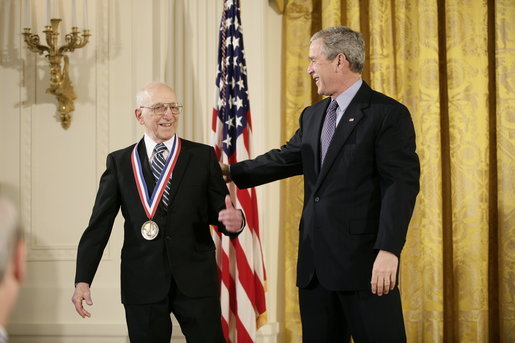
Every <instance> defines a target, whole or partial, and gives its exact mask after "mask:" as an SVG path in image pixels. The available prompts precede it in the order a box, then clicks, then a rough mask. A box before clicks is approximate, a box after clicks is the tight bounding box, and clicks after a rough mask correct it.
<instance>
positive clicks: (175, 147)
mask: <svg viewBox="0 0 515 343" xmlns="http://www.w3.org/2000/svg"><path fill="white" fill-rule="evenodd" d="M138 145H139V143H138V144H136V146H135V147H134V149H133V150H132V155H131V162H132V172H133V174H134V180H135V181H136V186H137V188H138V193H139V198H140V199H141V203H142V204H143V208H144V209H145V213H146V214H147V217H148V219H152V218H153V217H154V214H155V213H156V211H157V207H158V205H159V202H160V201H161V197H162V196H163V192H164V191H165V188H166V184H167V183H168V180H169V179H170V178H171V176H172V172H173V169H174V168H175V163H176V162H177V158H178V157H179V153H180V152H181V140H180V139H179V138H178V137H177V135H174V140H173V143H172V151H171V152H170V155H169V156H168V159H167V160H166V164H165V167H164V168H163V172H162V173H161V175H160V176H159V179H158V180H157V183H156V186H155V187H154V191H153V192H152V196H151V197H150V198H149V196H148V188H147V183H146V182H145V178H144V177H143V172H142V169H141V161H140V159H139V154H138ZM170 200H171V199H170Z"/></svg>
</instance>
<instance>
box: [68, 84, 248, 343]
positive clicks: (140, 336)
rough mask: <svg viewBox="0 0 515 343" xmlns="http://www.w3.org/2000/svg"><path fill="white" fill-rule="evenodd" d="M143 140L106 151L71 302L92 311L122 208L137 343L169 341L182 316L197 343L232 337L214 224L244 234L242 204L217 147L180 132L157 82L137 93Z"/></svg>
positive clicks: (128, 300) (173, 103)
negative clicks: (226, 324) (226, 331)
mask: <svg viewBox="0 0 515 343" xmlns="http://www.w3.org/2000/svg"><path fill="white" fill-rule="evenodd" d="M136 100H137V106H138V108H137V109H136V110H135V115H136V119H137V120H138V122H139V123H140V124H141V125H144V126H145V136H144V137H143V138H142V139H141V140H140V141H139V143H138V144H136V145H132V146H130V147H128V148H125V149H122V150H119V151H115V152H113V153H111V154H109V156H108V157H107V168H106V171H105V172H104V174H103V175H102V178H101V180H100V186H99V189H98V193H97V197H96V201H95V205H94V208H93V213H92V215H91V219H90V222H89V225H88V227H87V228H86V230H85V231H84V234H83V235H82V238H81V240H80V243H79V247H78V252H77V270H76V276H75V282H76V287H75V292H74V294H73V297H72V302H73V303H74V305H75V309H76V310H77V312H78V313H79V314H80V315H81V316H82V317H89V316H90V313H89V312H88V311H86V310H85V309H84V307H83V305H82V302H83V300H85V301H86V303H87V304H88V305H92V300H91V294H90V286H91V282H92V281H93V277H94V275H95V272H96V270H97V267H98V264H99V262H100V259H101V257H102V252H103V250H104V247H105V246H106V244H107V241H108V239H109V236H110V234H111V230H112V226H113V222H114V219H115V217H116V215H117V213H118V211H119V209H120V207H121V210H122V214H123V216H124V218H125V225H124V243H123V249H122V256H121V260H122V261H121V293H122V294H121V295H122V302H123V304H124V307H125V314H126V320H127V326H128V329H129V337H130V340H131V342H133V343H134V342H140V343H148V342H156V343H160V342H162V343H165V342H166V343H169V342H170V338H171V333H172V323H171V320H170V313H171V312H173V313H174V314H175V316H176V318H177V320H178V321H179V324H180V325H181V329H182V331H183V333H184V335H185V336H186V339H187V340H188V342H224V338H223V333H222V327H221V310H220V300H219V292H220V291H219V281H218V273H217V266H216V260H215V246H214V243H213V241H212V239H211V234H210V229H209V224H214V225H218V228H219V230H222V232H223V233H225V234H227V235H230V236H236V235H237V234H238V232H239V231H241V229H242V227H243V225H244V219H243V215H242V212H241V211H239V210H237V209H234V208H233V207H232V203H231V200H230V197H229V195H228V190H227V187H226V185H225V183H224V181H223V178H222V173H221V171H220V167H219V165H218V164H217V158H216V155H215V153H214V150H213V148H212V147H209V146H206V145H202V144H198V143H194V142H190V141H187V140H184V139H181V138H179V137H178V136H177V135H176V128H177V121H178V118H179V114H180V113H181V110H182V106H181V105H180V104H179V103H178V102H177V97H176V95H175V92H174V91H173V90H172V89H171V88H169V87H168V86H166V85H164V84H162V83H152V84H150V85H148V86H146V87H145V88H144V89H143V90H141V91H140V92H139V93H138V95H137V99H136Z"/></svg>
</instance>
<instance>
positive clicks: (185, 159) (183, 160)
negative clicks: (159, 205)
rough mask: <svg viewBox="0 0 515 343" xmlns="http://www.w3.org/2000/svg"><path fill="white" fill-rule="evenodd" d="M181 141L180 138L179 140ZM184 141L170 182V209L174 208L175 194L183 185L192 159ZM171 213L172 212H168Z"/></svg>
mask: <svg viewBox="0 0 515 343" xmlns="http://www.w3.org/2000/svg"><path fill="white" fill-rule="evenodd" d="M179 139H180V138H179ZM183 143H184V141H183V140H181V151H180V152H179V156H178V157H177V162H176V163H175V168H174V169H173V172H172V178H171V180H170V181H169V182H170V203H169V204H168V208H170V206H172V204H173V202H174V201H175V194H176V193H177V190H178V189H179V185H180V184H181V180H182V178H183V176H184V174H185V172H186V169H187V167H188V163H189V160H190V158H191V153H190V151H189V150H188V146H186V144H183ZM168 212H170V211H168Z"/></svg>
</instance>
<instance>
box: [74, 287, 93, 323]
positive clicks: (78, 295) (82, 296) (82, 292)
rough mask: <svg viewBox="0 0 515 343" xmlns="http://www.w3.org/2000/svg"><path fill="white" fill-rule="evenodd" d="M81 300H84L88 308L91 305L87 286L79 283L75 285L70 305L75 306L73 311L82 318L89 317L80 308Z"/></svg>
mask: <svg viewBox="0 0 515 343" xmlns="http://www.w3.org/2000/svg"><path fill="white" fill-rule="evenodd" d="M82 300H86V304H88V305H89V306H91V305H93V301H91V293H90V290H89V284H87V283H85V282H79V283H77V285H75V292H73V296H72V303H73V305H75V310H76V311H77V313H78V314H79V315H80V316H81V317H82V318H85V317H88V318H89V317H91V314H90V313H89V312H88V311H86V310H85V309H84V307H82Z"/></svg>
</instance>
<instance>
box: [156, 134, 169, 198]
mask: <svg viewBox="0 0 515 343" xmlns="http://www.w3.org/2000/svg"><path fill="white" fill-rule="evenodd" d="M165 151H168V149H167V148H166V145H165V144H164V143H159V144H157V145H156V147H155V148H154V158H153V159H152V174H153V175H154V178H155V179H156V182H157V180H159V177H160V176H161V174H162V173H163V169H164V167H165V163H166V160H165V158H164V152H165ZM169 199H170V182H167V183H166V187H165V190H164V192H163V198H162V199H161V200H162V201H163V203H164V205H165V208H167V207H168V203H169V202H170V201H169Z"/></svg>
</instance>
